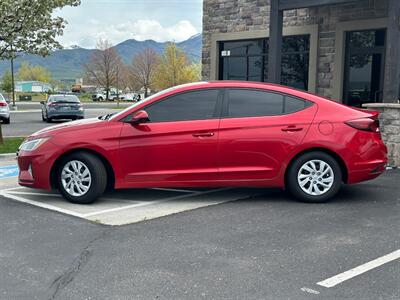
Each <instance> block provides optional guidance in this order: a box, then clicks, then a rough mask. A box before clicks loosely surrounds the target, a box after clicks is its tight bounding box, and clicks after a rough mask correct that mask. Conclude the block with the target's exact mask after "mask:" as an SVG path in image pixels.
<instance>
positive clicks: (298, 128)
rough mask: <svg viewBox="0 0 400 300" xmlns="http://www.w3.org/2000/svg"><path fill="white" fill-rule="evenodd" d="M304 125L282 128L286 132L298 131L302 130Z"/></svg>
mask: <svg viewBox="0 0 400 300" xmlns="http://www.w3.org/2000/svg"><path fill="white" fill-rule="evenodd" d="M302 130H303V128H302V127H296V126H288V127H286V128H282V131H284V132H296V131H302Z"/></svg>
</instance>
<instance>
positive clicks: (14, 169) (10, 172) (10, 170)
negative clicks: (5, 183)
mask: <svg viewBox="0 0 400 300" xmlns="http://www.w3.org/2000/svg"><path fill="white" fill-rule="evenodd" d="M18 173H19V169H18V166H17V165H14V166H7V167H0V179H6V178H11V177H17V176H18Z"/></svg>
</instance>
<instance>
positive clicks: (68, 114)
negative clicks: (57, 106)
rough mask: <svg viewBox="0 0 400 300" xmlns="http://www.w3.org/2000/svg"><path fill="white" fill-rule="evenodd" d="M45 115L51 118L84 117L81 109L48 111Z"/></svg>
mask: <svg viewBox="0 0 400 300" xmlns="http://www.w3.org/2000/svg"><path fill="white" fill-rule="evenodd" d="M47 116H48V117H49V118H52V119H70V118H80V119H83V118H84V117H85V113H84V112H83V111H68V112H67V111H60V112H58V111H54V112H53V111H52V112H48V113H47Z"/></svg>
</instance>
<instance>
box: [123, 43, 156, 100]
mask: <svg viewBox="0 0 400 300" xmlns="http://www.w3.org/2000/svg"><path fill="white" fill-rule="evenodd" d="M158 61H159V58H158V55H157V53H156V52H155V51H154V50H152V49H150V48H146V49H145V50H143V51H142V52H141V53H139V54H137V55H136V56H135V57H134V58H133V60H132V63H131V65H130V66H129V75H130V79H131V82H132V83H133V86H134V87H135V88H136V89H140V88H144V97H145V98H146V97H147V92H148V89H149V88H151V87H152V85H153V76H154V71H155V69H156V67H157V64H158Z"/></svg>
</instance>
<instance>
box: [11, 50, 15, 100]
mask: <svg viewBox="0 0 400 300" xmlns="http://www.w3.org/2000/svg"><path fill="white" fill-rule="evenodd" d="M11 88H12V100H13V101H12V106H13V107H14V108H15V82H14V57H11Z"/></svg>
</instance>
